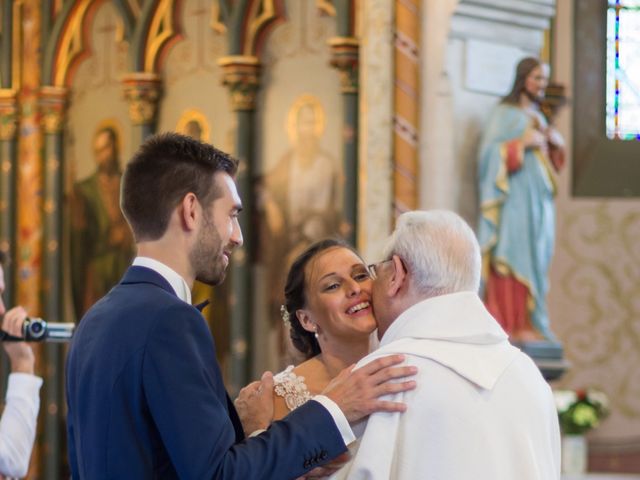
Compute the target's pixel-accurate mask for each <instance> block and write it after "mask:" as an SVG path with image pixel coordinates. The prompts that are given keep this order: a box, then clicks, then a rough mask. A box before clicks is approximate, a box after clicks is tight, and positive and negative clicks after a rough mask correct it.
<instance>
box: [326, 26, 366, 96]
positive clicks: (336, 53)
mask: <svg viewBox="0 0 640 480" xmlns="http://www.w3.org/2000/svg"><path fill="white" fill-rule="evenodd" d="M328 43H329V47H330V48H331V60H330V63H331V66H332V67H334V68H336V69H337V70H338V72H339V73H340V84H341V87H342V93H357V92H358V62H359V58H358V57H359V42H358V40H357V39H356V38H353V37H333V38H331V39H329V42H328Z"/></svg>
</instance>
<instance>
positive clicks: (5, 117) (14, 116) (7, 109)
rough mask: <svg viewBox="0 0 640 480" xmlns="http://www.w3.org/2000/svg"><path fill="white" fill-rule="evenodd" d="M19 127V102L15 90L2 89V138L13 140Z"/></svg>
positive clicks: (0, 111) (0, 110) (0, 118)
mask: <svg viewBox="0 0 640 480" xmlns="http://www.w3.org/2000/svg"><path fill="white" fill-rule="evenodd" d="M17 129H18V104H17V100H16V92H15V90H12V89H9V88H2V89H0V140H1V141H7V140H13V139H14V138H15V137H16V132H17Z"/></svg>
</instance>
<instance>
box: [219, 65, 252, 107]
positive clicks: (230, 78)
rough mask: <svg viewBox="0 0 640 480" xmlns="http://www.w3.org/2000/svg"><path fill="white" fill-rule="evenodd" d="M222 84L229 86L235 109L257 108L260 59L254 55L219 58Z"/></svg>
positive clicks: (232, 104)
mask: <svg viewBox="0 0 640 480" xmlns="http://www.w3.org/2000/svg"><path fill="white" fill-rule="evenodd" d="M218 65H220V67H221V68H222V84H223V85H224V86H225V87H227V88H229V92H230V94H231V107H232V108H233V110H235V111H241V110H255V108H256V94H257V93H258V89H259V88H260V68H261V66H260V61H259V60H258V58H257V57H254V56H252V55H230V56H226V57H222V58H220V59H219V60H218Z"/></svg>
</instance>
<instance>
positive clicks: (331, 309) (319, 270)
mask: <svg viewBox="0 0 640 480" xmlns="http://www.w3.org/2000/svg"><path fill="white" fill-rule="evenodd" d="M305 277H306V282H305V283H306V291H305V294H306V295H305V296H306V300H307V305H306V308H305V309H304V311H305V312H306V315H304V316H303V317H304V320H303V321H302V326H303V327H304V328H305V329H307V330H309V331H314V329H315V328H316V327H317V332H318V335H319V336H320V341H321V346H322V343H324V344H326V343H328V342H331V341H341V340H342V341H344V342H347V343H348V342H353V341H354V340H359V339H363V341H364V340H365V339H367V340H368V336H369V334H370V333H371V332H373V331H374V330H375V329H376V321H375V318H374V316H373V311H372V307H371V284H372V282H371V277H370V276H369V271H368V270H367V266H366V265H365V264H364V263H363V262H362V260H361V259H360V258H359V257H358V256H357V255H356V254H355V253H353V252H352V251H351V250H349V249H348V248H344V247H335V248H330V249H328V250H325V251H324V252H321V253H320V254H318V255H317V256H316V257H315V258H313V259H311V261H309V263H308V264H307V267H306V269H305Z"/></svg>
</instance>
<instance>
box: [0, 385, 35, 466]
mask: <svg viewBox="0 0 640 480" xmlns="http://www.w3.org/2000/svg"><path fill="white" fill-rule="evenodd" d="M41 386H42V379H41V378H40V377H36V376H35V375H31V374H28V373H12V374H10V375H9V383H8V386H7V399H6V405H5V407H4V412H2V418H1V419H0V474H2V475H5V476H7V477H24V476H26V475H27V470H28V469H29V459H30V458H31V450H32V448H33V441H34V439H35V438H36V420H37V418H38V410H39V408H40V395H39V392H40V387H41Z"/></svg>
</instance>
